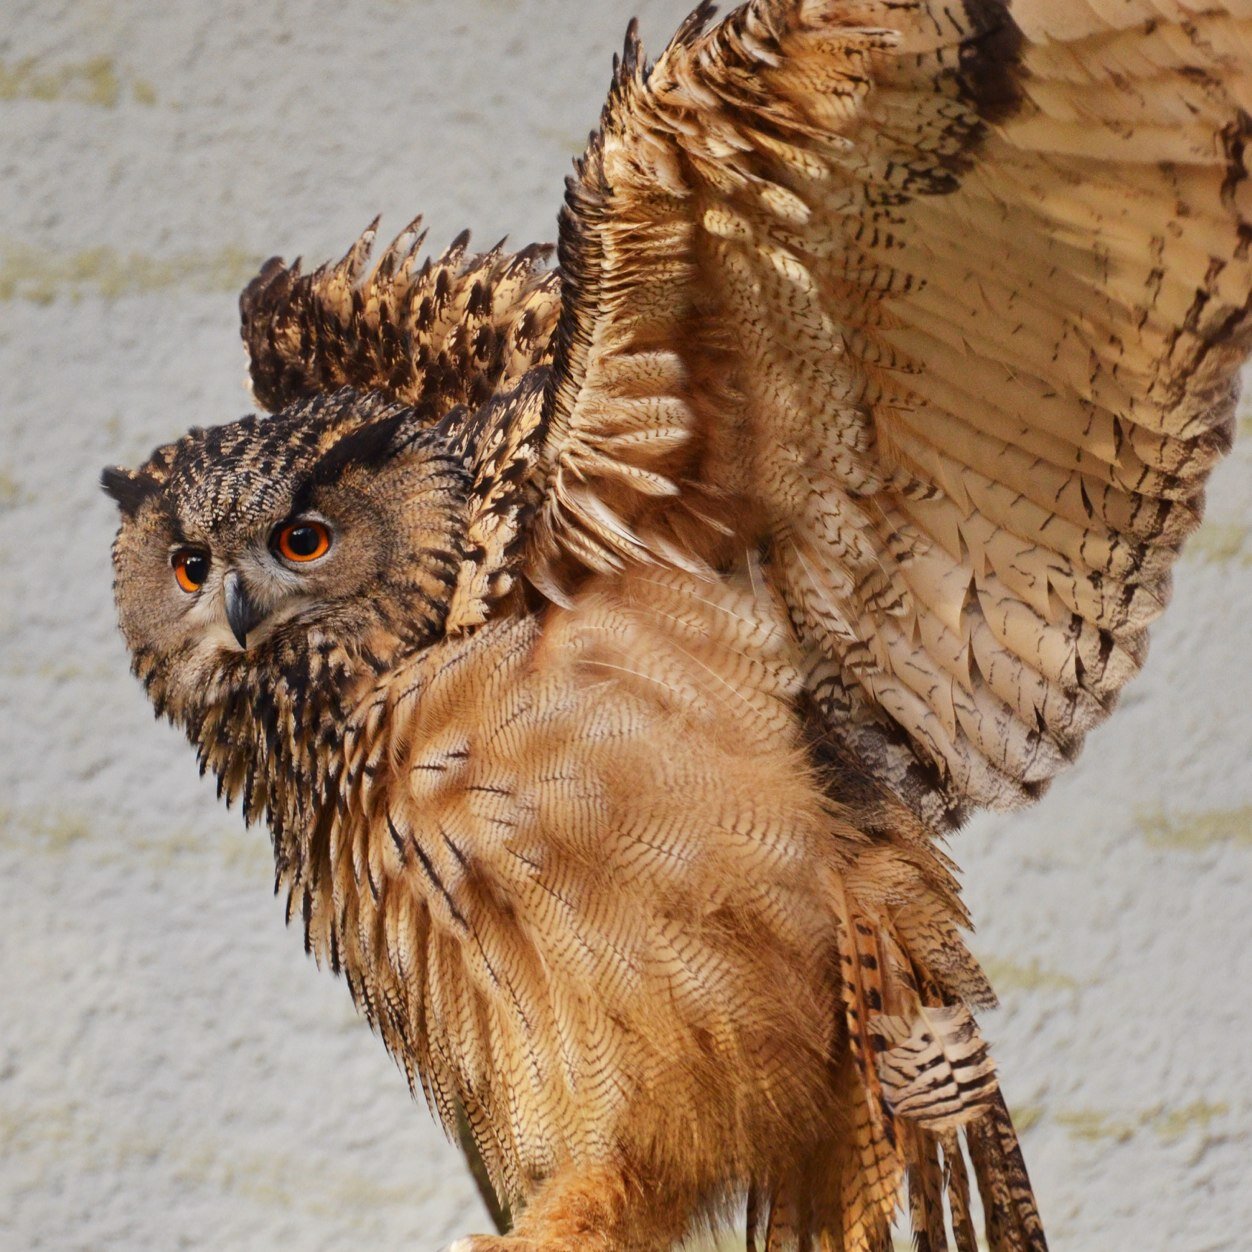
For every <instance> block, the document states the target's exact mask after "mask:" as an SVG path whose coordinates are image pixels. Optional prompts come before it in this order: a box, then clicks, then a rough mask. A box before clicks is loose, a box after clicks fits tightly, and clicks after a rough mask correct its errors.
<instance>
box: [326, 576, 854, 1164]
mask: <svg viewBox="0 0 1252 1252" xmlns="http://www.w3.org/2000/svg"><path fill="white" fill-rule="evenodd" d="M792 647H793V645H792V642H791V638H790V635H789V632H788V631H787V628H786V625H785V622H784V621H783V620H782V618H781V615H780V614H779V612H778V610H777V608H776V607H775V606H774V604H773V603H772V601H770V600H768V599H765V598H762V596H759V595H757V594H754V592H753V589H752V585H751V581H750V580H749V579H747V578H746V577H745V578H744V579H743V580H742V581H740V580H729V581H725V582H708V581H702V580H698V579H695V578H693V577H691V576H689V575H685V574H678V573H673V572H663V571H658V570H650V571H640V572H639V573H637V574H636V575H634V576H633V577H627V578H619V579H615V580H613V582H612V583H606V584H605V585H602V586H597V585H596V584H594V583H592V584H590V585H588V586H587V588H586V589H585V590H584V591H583V592H582V593H581V594H580V596H579V597H578V599H577V600H576V602H575V604H574V605H573V607H572V608H567V609H556V608H554V609H552V610H550V612H549V613H548V615H547V617H546V618H538V617H527V618H522V617H519V618H514V619H511V620H504V621H499V622H495V623H491V624H488V625H487V626H485V627H484V628H483V629H481V630H479V631H477V632H476V633H474V634H472V635H470V636H467V637H465V638H462V639H453V640H449V641H447V642H445V643H443V644H441V645H439V646H438V647H436V648H433V649H431V651H430V652H429V653H427V654H426V655H425V656H424V657H423V658H421V660H420V661H419V662H417V663H416V664H415V666H414V667H413V668H412V670H411V671H410V672H406V673H403V674H397V675H396V676H395V677H394V680H393V681H394V685H395V690H394V691H393V692H391V693H390V694H389V698H388V700H387V702H386V712H385V715H381V716H382V717H383V720H384V721H385V723H386V725H385V726H382V725H380V726H379V736H380V740H385V746H384V747H375V748H374V749H373V751H372V752H371V753H370V757H371V761H372V765H371V766H370V768H369V769H368V770H358V776H360V777H361V778H362V779H363V780H364V781H363V783H362V785H361V786H360V787H358V788H357V789H356V790H355V791H354V792H352V793H351V795H350V796H349V798H348V804H347V809H346V811H345V813H344V815H343V817H342V818H341V820H340V821H339V822H337V824H336V829H335V831H334V833H333V835H332V838H331V846H330V861H331V863H332V866H333V868H334V872H333V874H332V879H331V881H332V882H333V891H332V896H333V898H332V899H328V900H327V901H326V906H327V907H326V908H325V910H324V916H325V919H326V922H327V925H326V927H324V928H323V931H324V933H323V935H322V938H321V940H320V943H321V944H326V945H329V944H333V946H334V949H335V951H334V953H333V954H332V956H333V959H335V960H337V961H338V962H339V963H340V964H342V966H343V968H344V969H345V971H346V972H347V973H348V975H349V978H350V981H352V983H353V986H354V991H355V993H356V995H357V999H358V1001H359V1002H362V1003H363V1004H364V1005H365V1007H366V1009H367V1011H370V1012H371V1015H372V1016H373V1017H374V1019H375V1021H376V1022H378V1023H379V1025H380V1027H381V1029H382V1031H383V1034H384V1035H385V1036H386V1038H387V1040H388V1042H389V1044H390V1046H391V1047H392V1049H393V1051H395V1052H396V1053H397V1055H398V1056H400V1057H401V1059H403V1060H404V1062H405V1064H406V1065H407V1066H408V1067H409V1069H410V1074H411V1075H416V1076H417V1077H418V1078H420V1079H421V1080H422V1081H423V1082H424V1083H425V1085H426V1087H427V1090H428V1091H429V1093H430V1094H431V1096H432V1098H433V1100H434V1103H435V1104H436V1105H437V1106H438V1108H439V1109H440V1111H441V1112H442V1113H443V1114H444V1115H445V1117H451V1116H452V1115H453V1112H454V1105H455V1102H456V1101H458V1100H459V1101H461V1102H464V1100H465V1099H466V1098H467V1096H466V1093H467V1092H469V1093H473V1099H474V1100H475V1101H477V1102H478V1103H480V1104H482V1103H484V1102H489V1103H490V1104H491V1110H490V1112H489V1114H488V1117H487V1120H488V1121H489V1122H490V1124H491V1125H492V1126H498V1127H502V1128H511V1129H509V1130H508V1132H507V1133H508V1134H509V1135H510V1136H512V1137H513V1141H511V1142H510V1143H508V1144H502V1145H501V1148H500V1150H501V1155H500V1156H499V1157H498V1162H503V1161H505V1160H506V1159H511V1160H524V1161H526V1162H528V1163H529V1167H533V1168H539V1169H542V1168H546V1167H548V1166H549V1165H550V1164H551V1160H549V1159H547V1154H550V1153H551V1152H553V1151H557V1150H558V1149H559V1150H560V1151H561V1152H579V1151H589V1152H590V1151H594V1150H599V1149H600V1148H602V1147H603V1146H604V1144H603V1143H601V1142H600V1141H599V1139H598V1136H601V1135H605V1134H608V1133H609V1129H608V1128H609V1127H611V1126H612V1125H614V1124H617V1117H618V1113H619V1112H620V1106H621V1105H622V1103H623V1102H630V1101H633V1100H637V1099H640V1098H642V1097H643V1096H644V1095H645V1094H647V1093H651V1095H650V1096H649V1099H650V1100H651V1099H654V1098H655V1096H656V1094H657V1093H658V1092H660V1091H669V1092H670V1095H669V1097H668V1101H669V1103H668V1105H667V1107H668V1108H669V1109H670V1112H671V1113H672V1115H673V1117H674V1118H675V1119H676V1120H675V1121H674V1123H673V1124H674V1127H675V1128H680V1127H681V1125H682V1124H683V1122H684V1120H685V1119H686V1118H688V1117H694V1116H695V1110H694V1109H693V1108H687V1109H686V1111H685V1112H684V1108H683V1101H690V1100H692V1099H695V1098H696V1094H695V1093H697V1092H699V1091H704V1092H706V1093H707V1092H711V1091H718V1090H724V1091H726V1092H727V1095H726V1098H727V1099H730V1100H740V1099H746V1100H752V1099H754V1098H756V1097H757V1096H759V1097H761V1098H762V1099H763V1098H764V1095H763V1092H764V1091H765V1090H766V1089H767V1088H768V1089H769V1090H770V1091H771V1092H772V1094H771V1095H770V1096H769V1098H770V1099H771V1100H776V1102H777V1107H778V1108H780V1109H781V1108H784V1107H787V1106H789V1105H790V1104H791V1103H792V1101H790V1100H789V1099H787V1098H784V1097H785V1095H786V1091H787V1089H788V1083H789V1082H790V1081H791V1078H790V1077H789V1076H790V1075H791V1074H792V1067H791V1064H790V1062H789V1061H788V1060H787V1058H788V1057H791V1056H793V1054H794V1055H800V1054H803V1055H805V1056H810V1057H811V1056H813V1055H815V1054H822V1053H823V1050H824V1049H825V1048H826V1047H827V1046H828V1044H829V1037H828V1036H829V1032H830V1030H831V1029H832V1022H833V1020H834V1015H833V1008H832V1005H831V1004H830V1003H828V1001H829V1000H830V998H831V995H832V992H831V990H830V979H829V971H830V962H831V960H832V959H833V950H834V943H835V923H834V920H833V915H832V912H831V909H830V907H829V903H828V899H829V890H828V889H829V875H830V874H831V873H832V872H834V870H833V868H832V866H833V865H834V864H835V863H836V862H837V859H838V856H837V853H838V832H837V831H833V830H832V819H831V816H830V813H829V811H828V809H827V807H825V806H824V805H823V799H822V793H821V789H820V787H819V786H818V784H817V782H816V780H815V778H814V776H813V774H812V771H811V768H810V765H809V763H808V758H807V754H806V752H805V750H804V745H803V742H802V736H801V727H800V723H799V720H798V718H797V715H796V713H795V710H794V697H795V694H796V692H797V690H798V686H799V678H798V673H797V669H796V665H795V660H794V656H793V653H792ZM847 833H848V836H849V839H851V838H853V837H854V836H853V835H852V833H851V832H847ZM320 911H321V910H319V912H320ZM315 930H316V928H315ZM314 942H315V944H319V940H318V938H317V936H316V935H315V936H314ZM693 1040H699V1046H698V1047H696V1048H694V1049H693V1047H692V1046H691V1045H692V1042H693ZM727 1066H732V1067H733V1068H735V1069H736V1070H740V1069H744V1068H745V1067H746V1068H747V1071H749V1072H750V1077H748V1078H745V1079H743V1080H742V1081H739V1082H737V1084H735V1085H734V1086H733V1087H727V1085H726V1083H725V1081H724V1076H725V1071H726V1067H727ZM695 1071H701V1072H699V1073H697V1072H695ZM805 1072H806V1073H807V1071H805ZM588 1075H594V1076H595V1078H594V1082H592V1081H591V1079H589V1078H588ZM718 1075H721V1077H718ZM794 1079H795V1083H796V1084H797V1089H796V1091H795V1092H793V1093H792V1094H793V1095H794V1096H795V1102H796V1103H797V1104H803V1102H804V1101H803V1099H802V1098H801V1094H800V1091H799V1086H798V1084H800V1083H801V1078H800V1069H799V1067H797V1068H796V1070H795V1074H794ZM683 1093H685V1094H683ZM732 1093H733V1094H732ZM754 1093H755V1095H754ZM701 1098H703V1097H701ZM731 1112H733V1110H731ZM704 1124H716V1123H715V1122H714V1123H708V1122H705V1123H704ZM502 1133H503V1132H502ZM675 1133H679V1129H675ZM501 1167H503V1166H501Z"/></svg>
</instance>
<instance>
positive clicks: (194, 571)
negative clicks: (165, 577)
mask: <svg viewBox="0 0 1252 1252" xmlns="http://www.w3.org/2000/svg"><path fill="white" fill-rule="evenodd" d="M171 564H172V565H173V566H174V577H175V578H176V579H177V580H178V585H179V586H180V587H181V588H182V589H183V590H184V591H199V590H200V588H201V587H203V586H204V580H205V579H206V578H208V576H209V555H208V553H207V552H197V551H196V549H195V548H179V549H178V551H177V552H175V553H174V557H173V560H172V561H171Z"/></svg>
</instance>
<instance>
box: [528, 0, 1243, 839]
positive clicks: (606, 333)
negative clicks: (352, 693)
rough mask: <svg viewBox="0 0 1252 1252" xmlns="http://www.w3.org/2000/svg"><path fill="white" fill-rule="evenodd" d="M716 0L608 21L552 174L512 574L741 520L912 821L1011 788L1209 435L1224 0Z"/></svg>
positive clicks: (1231, 168)
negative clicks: (574, 130) (550, 359)
mask: <svg viewBox="0 0 1252 1252" xmlns="http://www.w3.org/2000/svg"><path fill="white" fill-rule="evenodd" d="M711 12H712V10H711V8H710V7H709V6H704V7H702V8H701V9H700V10H699V11H698V12H697V13H695V14H693V16H692V18H691V19H690V20H689V21H688V22H687V24H686V25H685V26H684V27H683V28H682V30H680V32H679V34H678V35H677V37H676V38H675V40H674V42H673V43H672V44H671V45H670V47H669V48H668V50H667V51H666V52H665V54H664V55H663V56H662V58H661V59H660V61H659V62H658V63H657V64H656V65H655V66H653V67H651V68H648V67H647V66H645V64H644V62H643V60H642V58H641V55H640V52H639V48H638V44H637V42H636V41H635V39H634V36H633V33H632V35H631V36H630V37H629V38H628V42H627V48H626V53H625V56H624V58H623V61H622V63H621V65H620V67H619V69H618V72H617V74H616V77H615V82H614V84H613V88H612V92H611V95H610V98H609V101H608V104H607V106H606V109H605V112H604V115H603V119H602V128H601V132H600V134H599V135H598V136H596V137H595V138H594V139H593V142H592V144H591V147H590V148H589V150H588V152H587V154H586V156H585V157H584V159H583V160H582V162H581V163H580V165H579V168H578V171H577V174H576V176H575V177H573V178H572V179H571V181H570V184H569V193H568V196H567V207H566V211H565V213H564V215H563V219H562V224H561V238H560V262H561V274H562V279H563V284H564V286H563V310H562V320H561V322H560V325H559V327H558V332H557V342H556V372H555V376H554V382H553V384H552V386H551V387H550V390H549V396H548V413H547V421H548V423H549V431H548V444H547V447H548V456H549V460H550V466H549V471H548V480H547V495H546V499H545V503H544V506H543V509H542V511H541V514H540V516H539V518H538V520H537V522H536V524H535V526H534V529H533V532H532V539H531V546H530V550H529V558H528V559H529V561H530V570H529V573H530V575H531V576H532V578H533V580H534V581H536V582H538V583H539V584H540V585H544V586H547V587H549V588H551V589H552V592H553V594H559V593H560V587H561V585H562V584H563V582H565V581H567V580H568V579H569V578H570V577H571V576H576V570H577V568H584V569H586V568H591V569H597V570H612V569H616V568H620V567H621V566H622V565H623V564H624V563H625V562H628V561H631V560H636V559H648V560H657V559H660V560H677V561H680V562H686V563H697V564H698V563H700V562H712V563H716V562H718V561H725V560H727V559H729V558H728V556H727V553H728V551H730V550H733V549H736V548H737V550H738V552H739V553H740V556H741V557H742V552H743V550H744V549H745V548H747V547H755V546H759V548H760V550H761V551H762V553H763V554H764V556H763V561H764V568H765V570H766V572H767V575H768V577H769V578H770V580H771V581H772V583H773V586H774V587H775V589H776V591H777V593H778V594H780V595H781V596H782V597H783V598H784V600H785V602H786V605H787V607H788V609H789V611H790V615H791V618H792V621H793V623H794V627H795V630H796V632H797V636H798V638H799V640H800V641H801V644H802V647H803V649H804V652H805V657H806V664H807V681H808V688H809V692H810V694H811V697H812V701H813V703H814V705H815V707H816V709H817V710H818V711H819V714H820V716H821V718H823V719H824V720H825V722H826V724H827V725H828V727H829V730H830V732H831V733H832V734H834V735H836V736H838V737H839V738H841V739H842V740H843V741H844V743H845V745H846V747H847V749H848V750H850V751H852V752H853V753H855V754H856V755H857V756H859V757H860V758H861V759H862V760H863V761H865V762H866V763H868V764H870V765H871V766H872V767H873V768H874V770H875V771H876V772H877V773H879V774H880V775H881V776H882V777H883V778H884V779H885V780H886V781H888V782H890V783H891V784H892V785H893V786H894V787H895V788H896V789H897V790H898V791H899V792H900V793H901V794H902V795H903V796H904V797H905V798H906V799H908V800H909V802H910V803H912V804H913V805H914V807H915V808H916V809H917V810H918V811H919V812H921V813H922V814H924V815H925V816H926V817H927V818H928V819H930V820H931V821H934V822H939V823H946V822H950V821H953V820H956V819H958V818H959V816H960V814H961V812H962V811H963V810H964V809H965V808H966V807H967V806H969V805H972V804H985V805H997V806H1002V805H1011V804H1014V803H1018V802H1021V801H1022V800H1023V799H1025V798H1027V797H1031V796H1033V795H1035V794H1037V793H1038V792H1039V790H1041V789H1042V787H1043V786H1044V785H1045V784H1046V783H1047V782H1048V780H1049V779H1050V778H1051V777H1052V776H1053V774H1054V773H1055V772H1056V771H1057V770H1058V768H1059V767H1060V766H1061V765H1062V764H1063V763H1064V762H1065V761H1066V760H1067V759H1070V758H1072V757H1073V756H1074V755H1075V753H1076V752H1077V750H1078V748H1079V747H1080V745H1081V742H1082V739H1083V736H1084V734H1085V732H1086V731H1087V730H1088V728H1090V727H1091V726H1092V725H1093V724H1094V723H1095V722H1097V721H1098V720H1099V719H1100V718H1101V717H1102V716H1103V715H1104V714H1105V713H1106V712H1107V711H1108V710H1109V708H1110V707H1111V705H1112V703H1113V701H1114V700H1115V698H1116V696H1117V693H1118V691H1119V690H1120V688H1121V687H1122V685H1123V684H1124V683H1125V682H1126V681H1127V679H1128V678H1130V677H1131V676H1132V675H1133V674H1134V673H1135V671H1136V669H1137V667H1138V666H1139V664H1140V663H1141V660H1142V658H1143V655H1144V647H1145V630H1146V628H1147V626H1148V624H1149V623H1150V622H1151V621H1152V620H1153V618H1155V617H1156V615H1157V614H1158V613H1159V612H1160V611H1161V609H1162V607H1163V605H1164V604H1165V601H1166V599H1167V597H1168V594H1169V579H1170V567H1171V565H1172V563H1173V560H1174V558H1175V556H1176V554H1177V552H1178V549H1179V545H1180V543H1181V542H1182V540H1183V539H1184V537H1185V536H1186V535H1187V534H1188V533H1189V532H1190V531H1191V530H1192V529H1193V528H1194V527H1195V526H1196V524H1197V522H1198V519H1199V516H1200V510H1201V505H1202V493H1203V487H1204V480H1205V478H1206V476H1207V474H1208V471H1209V469H1210V468H1211V467H1212V465H1213V463H1214V462H1215V461H1216V460H1217V459H1218V457H1220V456H1221V454H1222V453H1223V452H1225V451H1226V449H1227V448H1228V446H1229V443H1230V440H1231V431H1232V410H1233V405H1234V399H1235V393H1236V386H1237V372H1238V368H1239V365H1240V363H1241V362H1242V360H1243V358H1244V356H1245V354H1246V353H1247V352H1248V350H1249V345H1250V339H1252V329H1250V327H1252V314H1250V306H1252V255H1250V254H1252V182H1249V179H1248V173H1249V163H1250V161H1252V119H1250V118H1249V111H1252V4H1249V3H1247V0H1223V2H1222V3H1206V2H1205V0H1193V3H1191V4H1189V5H1183V4H1179V3H1175V0H1126V2H1124V3H1111V2H1109V0H1087V2H1082V0H1017V2H1016V3H1013V4H1011V5H1010V4H1006V3H1001V2H998V0H964V3H960V2H955V3H953V2H948V0H877V2H871V0H864V2H858V0H754V2H753V3H751V4H748V5H746V6H745V7H743V8H741V9H739V10H737V11H736V12H734V13H733V14H731V15H730V16H729V17H728V18H727V19H726V20H725V21H724V22H722V23H721V24H720V25H717V26H715V27H712V28H711V29H710V28H708V22H709V19H710V16H711ZM726 536H729V538H726Z"/></svg>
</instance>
